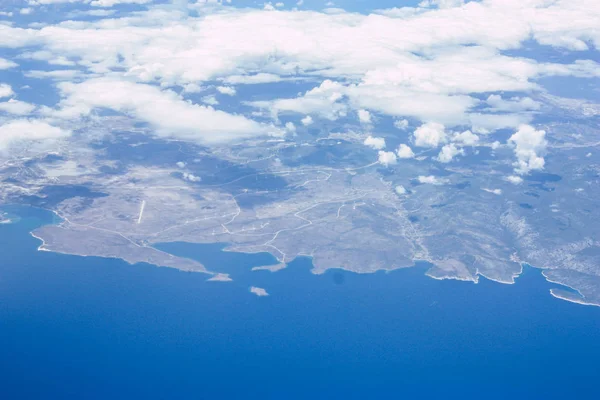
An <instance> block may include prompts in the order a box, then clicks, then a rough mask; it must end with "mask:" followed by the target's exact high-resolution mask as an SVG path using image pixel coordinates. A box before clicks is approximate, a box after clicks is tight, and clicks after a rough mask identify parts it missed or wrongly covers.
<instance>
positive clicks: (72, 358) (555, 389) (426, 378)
mask: <svg viewBox="0 0 600 400" xmlns="http://www.w3.org/2000/svg"><path fill="white" fill-rule="evenodd" d="M11 211H12V212H15V213H18V214H20V215H21V217H22V219H21V220H20V221H19V222H18V223H15V224H11V225H0V251H1V254H2V260H1V262H0V399H65V398H76V399H133V398H136V399H137V398H139V399H242V398H250V399H254V398H259V399H296V398H302V399H303V398H307V399H336V398H344V399H348V398H352V399H379V398H394V399H395V398H405V399H417V398H419V399H420V398H435V399H439V398H459V399H471V398H473V399H506V398H508V397H509V396H510V398H512V399H554V398H556V399H586V398H590V399H596V398H598V391H597V384H598V379H599V378H600V308H596V307H584V306H578V305H574V304H570V303H567V302H564V301H560V300H557V299H554V298H553V297H551V296H550V295H549V294H548V289H549V288H550V287H552V285H551V284H549V283H547V282H545V281H544V279H543V278H542V277H541V276H540V274H539V272H538V271H536V270H533V269H528V270H526V272H525V274H524V275H523V276H522V277H521V278H519V279H518V281H517V284H515V285H501V284H496V283H493V282H488V281H485V280H484V281H482V282H481V283H480V284H478V285H474V284H469V283H461V282H454V281H436V280H433V279H429V278H426V277H424V276H423V272H424V268H414V269H409V270H402V271H396V272H393V273H389V274H385V273H378V274H372V275H364V276H363V275H355V274H351V273H346V272H339V271H330V272H328V273H326V274H324V275H321V276H315V275H313V274H311V273H310V272H309V270H310V261H309V260H306V259H304V260H299V261H296V262H294V263H292V264H291V265H290V266H289V268H287V269H286V270H283V271H280V272H277V273H270V272H268V271H258V272H251V271H250V268H251V267H252V266H256V265H264V264H268V263H272V262H273V261H274V260H273V259H272V258H271V257H270V256H269V255H265V254H258V255H243V254H235V253H224V252H221V251H220V250H219V246H214V245H211V246H198V245H189V244H182V243H175V244H166V245H163V246H162V248H163V249H165V250H168V251H170V252H172V253H174V254H178V255H184V256H189V257H193V258H196V259H198V260H200V261H202V262H203V263H205V264H206V265H207V266H208V267H209V268H210V269H214V270H218V271H223V272H229V273H230V274H231V276H232V277H233V279H234V282H228V283H224V282H206V278H207V276H206V275H203V274H192V273H183V272H178V271H175V270H172V269H167V268H155V267H152V266H148V265H136V266H130V265H127V264H125V263H124V262H121V261H118V260H107V259H101V258H95V257H85V258H84V257H73V256H67V255H60V254H53V253H47V252H37V251H35V249H36V248H37V246H38V244H39V242H38V241H37V240H36V239H34V238H32V237H30V236H29V235H28V232H29V231H30V230H31V229H33V228H34V227H36V226H39V225H40V224H43V223H50V222H51V221H52V216H51V214H49V213H48V212H44V211H41V210H36V209H23V208H20V209H16V208H15V209H12V210H11ZM253 285H254V286H259V287H263V288H265V289H266V290H267V291H268V292H269V293H270V296H269V297H262V298H259V297H257V296H255V295H253V294H251V293H250V292H249V291H248V288H249V287H250V286H253Z"/></svg>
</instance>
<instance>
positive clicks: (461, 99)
mask: <svg viewBox="0 0 600 400" xmlns="http://www.w3.org/2000/svg"><path fill="white" fill-rule="evenodd" d="M598 21H600V2H598V1H596V0H481V1H463V0H425V1H421V2H417V1H387V0H377V1H360V0H355V1H349V0H347V1H335V2H325V1H320V0H304V1H302V0H301V1H295V2H289V1H287V2H281V3H280V2H258V1H242V0H240V1H236V0H231V1H223V2H218V1H210V0H206V1H193V0H189V1H185V0H175V1H152V0H29V1H20V0H2V1H1V3H0V152H2V151H4V152H7V151H10V148H11V146H13V145H15V143H20V142H22V141H36V142H40V141H45V140H46V139H47V140H48V143H49V145H50V144H51V143H54V142H55V141H56V140H57V139H62V138H65V137H69V136H70V135H72V134H74V131H73V129H71V127H72V126H75V125H76V126H81V124H82V123H84V122H85V121H86V119H89V118H92V117H93V116H95V115H98V113H101V112H103V111H107V110H108V111H110V112H115V113H119V114H123V115H127V116H129V117H130V118H132V119H133V120H135V121H140V122H142V123H145V124H148V125H149V126H151V127H152V134H153V135H156V136H158V137H161V138H173V139H178V140H186V141H190V142H197V143H201V144H203V145H207V146H210V145H216V144H219V145H222V144H223V143H230V142H235V141H240V140H244V139H248V138H255V137H276V138H290V137H293V134H294V133H295V132H296V131H297V130H298V129H304V128H306V127H308V126H310V125H312V124H314V123H316V122H319V121H332V122H336V121H341V120H353V121H355V122H356V124H358V125H359V126H361V127H362V128H363V129H364V130H365V132H368V133H370V139H369V140H365V143H364V144H365V145H367V146H369V147H372V148H373V149H375V150H377V151H378V157H379V161H380V162H381V163H382V164H384V165H390V164H395V163H397V162H398V160H400V159H403V158H410V157H414V152H413V150H414V151H415V152H416V151H417V149H418V148H422V149H439V154H438V156H437V157H436V158H435V160H436V162H439V163H449V162H452V161H453V160H454V159H455V158H456V157H458V156H461V155H463V154H464V153H465V151H466V150H467V149H469V148H473V147H474V146H479V145H486V146H500V145H502V146H509V147H511V148H512V149H513V150H514V175H513V176H511V177H509V178H510V179H512V181H514V182H515V183H518V182H519V180H520V179H522V178H520V177H521V176H523V175H526V174H528V173H530V172H531V171H534V170H541V169H543V168H544V165H545V159H544V153H545V151H546V145H547V140H546V132H545V131H544V130H542V129H538V128H537V127H536V123H535V122H536V119H537V118H538V116H539V115H540V114H543V112H544V104H543V102H540V101H539V98H540V96H543V95H545V94H548V95H551V94H556V93H555V92H556V91H559V92H560V94H561V95H565V96H568V97H573V98H575V99H577V98H578V97H581V100H582V99H583V98H584V97H587V98H590V97H591V98H596V99H597V93H598V87H599V86H598V80H599V78H600V68H599V64H598V52H597V49H598V46H599V45H600V27H599V24H598ZM292 82H293V83H296V84H297V85H296V86H294V88H302V90H301V91H300V92H290V91H289V90H287V91H286V90H282V89H281V88H283V87H286V86H285V85H286V84H289V83H292ZM556 82H559V84H556ZM573 85H579V87H583V89H581V90H579V91H578V92H576V93H571V92H569V91H568V90H566V89H565V88H568V87H573ZM248 88H256V89H255V90H254V91H253V93H254V95H253V96H249V97H247V96H244V95H243V94H244V93H249V92H250V91H251V90H249V89H248ZM561 90H562V92H561ZM257 92H259V94H260V95H259V96H257V95H256V93H257ZM231 104H235V107H232V106H231ZM386 119H391V120H393V121H394V125H395V126H396V128H397V129H399V130H400V131H409V133H410V141H409V142H408V143H403V144H402V146H403V147H402V146H401V147H400V148H398V149H389V148H386V146H385V143H382V142H381V141H382V138H379V137H377V136H376V130H377V124H378V123H379V122H381V121H383V120H386ZM82 121H83V122H82ZM499 130H510V132H511V135H510V137H509V138H508V140H506V141H505V142H503V143H496V142H495V141H492V140H490V139H489V138H490V137H491V134H493V133H494V132H496V131H499Z"/></svg>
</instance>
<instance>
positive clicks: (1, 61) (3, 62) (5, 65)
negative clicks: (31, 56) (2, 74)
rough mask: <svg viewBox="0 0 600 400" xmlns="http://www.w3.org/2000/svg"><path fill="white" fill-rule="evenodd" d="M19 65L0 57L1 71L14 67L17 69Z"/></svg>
mask: <svg viewBox="0 0 600 400" xmlns="http://www.w3.org/2000/svg"><path fill="white" fill-rule="evenodd" d="M18 65H19V64H17V63H16V62H14V61H11V60H7V59H6V58H2V57H0V70H3V69H10V68H14V67H17V66H18Z"/></svg>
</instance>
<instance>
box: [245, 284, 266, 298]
mask: <svg viewBox="0 0 600 400" xmlns="http://www.w3.org/2000/svg"><path fill="white" fill-rule="evenodd" d="M250 293H254V294H255V295H257V296H258V297H264V296H268V295H269V293H267V291H266V290H265V289H263V288H259V287H256V286H251V287H250Z"/></svg>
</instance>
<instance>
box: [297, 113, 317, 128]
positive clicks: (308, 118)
mask: <svg viewBox="0 0 600 400" xmlns="http://www.w3.org/2000/svg"><path fill="white" fill-rule="evenodd" d="M300 122H302V125H304V126H309V125H312V123H313V122H314V121H313V119H312V117H311V116H310V115H307V116H306V117H304V118H302V119H301V120H300Z"/></svg>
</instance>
